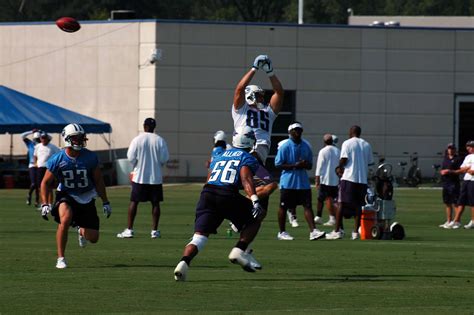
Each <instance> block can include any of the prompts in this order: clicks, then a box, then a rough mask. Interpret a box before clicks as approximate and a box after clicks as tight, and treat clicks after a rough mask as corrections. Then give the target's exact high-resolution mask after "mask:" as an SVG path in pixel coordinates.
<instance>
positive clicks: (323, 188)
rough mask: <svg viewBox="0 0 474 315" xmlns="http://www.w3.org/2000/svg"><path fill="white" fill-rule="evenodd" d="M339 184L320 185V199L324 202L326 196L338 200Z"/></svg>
mask: <svg viewBox="0 0 474 315" xmlns="http://www.w3.org/2000/svg"><path fill="white" fill-rule="evenodd" d="M338 189H339V188H338V186H328V185H323V184H321V185H320V186H319V192H318V201H321V202H323V201H324V200H326V198H328V197H329V198H331V199H335V200H337V194H338Z"/></svg>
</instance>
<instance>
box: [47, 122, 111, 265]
mask: <svg viewBox="0 0 474 315" xmlns="http://www.w3.org/2000/svg"><path fill="white" fill-rule="evenodd" d="M62 137H63V140H64V143H65V148H64V149H63V150H61V151H59V152H58V153H56V154H55V155H53V156H52V157H51V158H50V159H49V160H48V162H47V170H46V172H45V175H44V178H43V181H42V182H41V198H42V200H43V204H42V205H41V215H42V216H43V218H44V219H45V220H48V213H49V212H51V215H52V216H53V217H54V220H55V221H56V222H57V223H58V229H57V232H56V245H57V251H58V259H57V261H56V268H58V269H64V268H66V267H67V262H66V259H65V257H64V253H65V251H66V244H67V239H68V230H69V226H74V227H77V229H78V234H79V246H81V247H85V246H86V244H87V241H89V242H91V243H97V241H98V240H99V217H98V216H97V210H96V207H95V198H96V197H97V195H99V197H100V198H101V199H102V202H103V203H102V206H103V210H104V215H106V216H107V218H108V217H109V216H110V214H111V213H112V208H111V207H110V203H109V200H108V199H107V193H106V190H105V185H104V180H103V177H102V172H101V171H100V166H99V159H98V158H97V154H95V153H94V152H92V151H89V150H87V149H86V148H85V147H86V142H87V137H86V133H85V132H84V129H83V128H82V127H81V126H80V125H78V124H69V125H67V126H66V127H64V129H63V132H62ZM55 181H58V182H59V186H58V188H57V192H56V202H55V204H54V206H53V207H51V204H50V203H48V198H49V197H48V196H49V194H50V193H51V191H52V187H51V186H52V185H53V184H54V183H55Z"/></svg>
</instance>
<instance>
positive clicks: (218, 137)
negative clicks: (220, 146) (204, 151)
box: [214, 130, 225, 143]
mask: <svg viewBox="0 0 474 315" xmlns="http://www.w3.org/2000/svg"><path fill="white" fill-rule="evenodd" d="M217 141H225V132H224V131H222V130H218V131H216V133H215V134H214V143H217Z"/></svg>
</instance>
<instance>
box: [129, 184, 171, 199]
mask: <svg viewBox="0 0 474 315" xmlns="http://www.w3.org/2000/svg"><path fill="white" fill-rule="evenodd" d="M130 201H135V202H141V201H151V203H153V204H157V203H159V202H160V201H163V185H162V184H158V185H150V184H137V183H134V182H132V193H131V195H130Z"/></svg>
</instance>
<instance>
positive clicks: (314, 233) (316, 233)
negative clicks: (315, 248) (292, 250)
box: [309, 229, 326, 241]
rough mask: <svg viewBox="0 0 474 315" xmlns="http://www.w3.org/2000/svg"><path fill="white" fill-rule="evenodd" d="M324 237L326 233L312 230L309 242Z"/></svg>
mask: <svg viewBox="0 0 474 315" xmlns="http://www.w3.org/2000/svg"><path fill="white" fill-rule="evenodd" d="M325 235H326V232H324V231H320V230H318V229H314V230H313V231H312V232H311V233H309V240H310V241H315V240H319V239H320V238H323V237H324V236H325Z"/></svg>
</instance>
